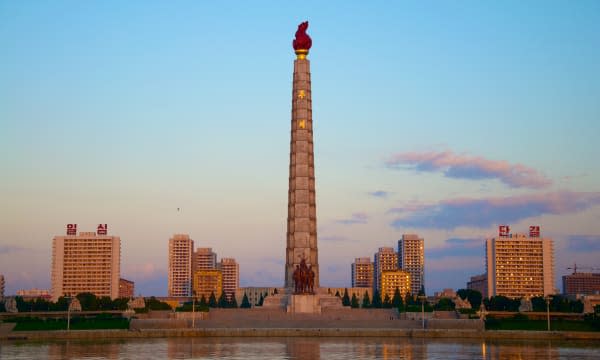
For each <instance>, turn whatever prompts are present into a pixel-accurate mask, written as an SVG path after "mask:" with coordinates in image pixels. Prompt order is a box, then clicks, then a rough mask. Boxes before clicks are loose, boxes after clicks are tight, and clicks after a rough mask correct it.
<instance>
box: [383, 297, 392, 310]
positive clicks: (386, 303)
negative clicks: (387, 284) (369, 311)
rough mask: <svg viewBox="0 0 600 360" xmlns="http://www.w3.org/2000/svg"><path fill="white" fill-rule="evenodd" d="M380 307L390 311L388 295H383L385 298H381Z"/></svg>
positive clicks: (390, 303) (390, 302)
mask: <svg viewBox="0 0 600 360" xmlns="http://www.w3.org/2000/svg"><path fill="white" fill-rule="evenodd" d="M382 307H383V308H384V309H391V308H392V299H390V296H389V295H388V294H385V297H384V298H383V305H382Z"/></svg>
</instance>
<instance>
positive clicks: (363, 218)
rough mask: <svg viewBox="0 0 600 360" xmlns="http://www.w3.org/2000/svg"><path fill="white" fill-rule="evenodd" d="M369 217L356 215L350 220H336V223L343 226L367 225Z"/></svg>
mask: <svg viewBox="0 0 600 360" xmlns="http://www.w3.org/2000/svg"><path fill="white" fill-rule="evenodd" d="M368 219H369V216H368V215H367V214H365V213H354V214H352V216H351V217H350V218H349V219H340V220H336V223H338V224H343V225H353V224H366V223H367V221H368Z"/></svg>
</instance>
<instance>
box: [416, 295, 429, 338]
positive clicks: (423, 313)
mask: <svg viewBox="0 0 600 360" xmlns="http://www.w3.org/2000/svg"><path fill="white" fill-rule="evenodd" d="M418 297H419V300H421V326H422V327H423V330H425V299H427V296H425V295H419V296H418Z"/></svg>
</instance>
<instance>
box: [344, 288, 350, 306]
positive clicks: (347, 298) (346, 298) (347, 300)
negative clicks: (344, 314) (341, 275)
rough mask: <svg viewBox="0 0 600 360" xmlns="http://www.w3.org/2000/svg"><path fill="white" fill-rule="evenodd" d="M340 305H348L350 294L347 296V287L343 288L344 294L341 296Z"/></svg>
mask: <svg viewBox="0 0 600 360" xmlns="http://www.w3.org/2000/svg"><path fill="white" fill-rule="evenodd" d="M342 305H344V306H350V296H348V289H344V296H343V297H342Z"/></svg>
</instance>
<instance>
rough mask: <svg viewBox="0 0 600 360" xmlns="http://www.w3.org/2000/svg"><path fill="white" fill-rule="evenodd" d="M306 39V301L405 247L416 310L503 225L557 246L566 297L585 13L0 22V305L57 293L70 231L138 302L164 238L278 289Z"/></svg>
mask: <svg viewBox="0 0 600 360" xmlns="http://www.w3.org/2000/svg"><path fill="white" fill-rule="evenodd" d="M305 20H308V21H309V24H310V25H309V29H308V34H309V35H310V36H311V37H312V39H313V47H312V49H311V51H310V54H309V57H308V58H309V60H310V61H311V71H312V97H313V120H314V143H315V145H314V149H315V166H316V171H315V175H316V191H317V224H318V242H319V243H318V245H319V263H320V269H321V270H320V271H321V273H320V278H321V285H322V286H348V287H349V286H350V264H351V263H352V262H353V261H354V259H355V258H357V257H364V256H369V257H372V256H373V254H374V253H375V252H376V251H377V249H378V248H379V247H382V246H392V247H395V248H397V241H398V239H399V238H400V237H401V236H402V234H405V233H417V234H419V235H421V236H422V237H424V238H425V287H426V291H427V292H428V293H433V292H434V291H439V290H441V289H443V288H454V289H457V288H463V287H465V286H466V285H465V284H466V282H467V281H468V280H469V276H472V275H476V274H481V273H483V272H485V270H484V266H485V258H484V249H485V245H484V243H485V239H486V238H488V237H492V236H495V235H496V233H497V227H498V225H501V224H508V225H510V227H511V229H512V232H513V233H516V232H519V233H525V232H527V231H528V229H529V225H539V226H540V227H541V232H542V235H543V236H545V237H551V238H552V239H554V247H555V273H556V287H557V288H559V289H561V285H560V277H561V276H562V275H565V274H569V273H570V272H571V270H568V269H567V267H572V266H573V264H574V263H577V266H578V267H579V268H581V271H585V269H584V268H585V267H591V268H600V261H599V260H598V259H600V166H598V164H599V161H598V155H599V154H600V142H599V141H598V138H599V137H600V101H599V100H600V2H598V1H584V0H582V1H571V2H567V1H527V2H522V1H502V2H481V1H403V2H398V3H394V4H390V3H389V2H383V1H370V2H364V1H362V2H353V1H331V2H326V3H323V2H316V1H315V2H312V1H303V2H289V3H287V2H286V3H283V2H277V1H270V2H251V3H250V2H242V1H240V2H235V1H231V2H202V1H177V2H167V1H127V2H119V1H86V2H82V1H35V2H31V1H6V0H0V49H2V50H1V51H0V169H1V174H0V175H1V176H0V273H1V274H4V276H5V279H6V293H7V294H14V293H15V292H16V291H17V290H18V289H27V288H32V287H37V288H50V265H51V253H52V238H53V237H54V236H56V235H62V234H64V233H65V226H66V224H69V223H76V224H78V226H79V230H80V231H95V229H96V226H97V224H100V223H106V224H108V229H109V234H113V235H118V236H120V237H121V275H122V277H125V278H127V279H130V280H133V281H135V283H136V293H139V294H142V295H166V293H167V251H168V240H169V237H171V236H172V235H173V234H176V233H186V234H189V235H190V236H191V237H192V239H193V240H194V242H195V246H196V247H212V248H213V250H214V251H215V252H216V253H217V254H218V257H219V259H220V258H221V257H233V258H235V259H236V260H237V261H238V263H239V264H240V272H241V274H240V282H241V285H242V286H283V278H284V259H285V233H286V228H285V224H286V217H287V203H286V202H287V185H288V175H289V174H288V161H289V150H290V149H289V141H290V122H291V91H292V71H293V60H294V58H295V55H294V53H293V49H292V46H291V42H292V39H293V37H294V33H295V31H296V28H297V25H298V24H299V23H300V22H302V21H305ZM178 209H179V210H178ZM561 290H562V289H561Z"/></svg>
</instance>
